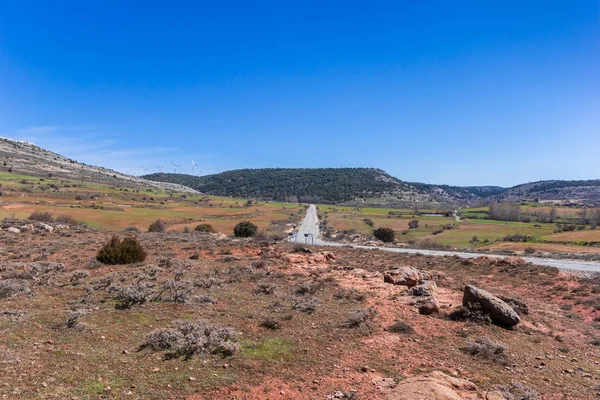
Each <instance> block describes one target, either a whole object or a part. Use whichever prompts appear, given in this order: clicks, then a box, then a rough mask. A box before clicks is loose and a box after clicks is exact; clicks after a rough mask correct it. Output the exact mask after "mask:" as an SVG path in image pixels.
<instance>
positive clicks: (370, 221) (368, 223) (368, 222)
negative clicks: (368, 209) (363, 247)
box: [363, 218, 375, 228]
mask: <svg viewBox="0 0 600 400" xmlns="http://www.w3.org/2000/svg"><path fill="white" fill-rule="evenodd" d="M363 222H364V223H365V224H367V225H369V226H370V227H371V228H372V227H373V225H375V223H374V222H373V220H372V219H370V218H365V219H363Z"/></svg>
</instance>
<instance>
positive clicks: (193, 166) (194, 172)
mask: <svg viewBox="0 0 600 400" xmlns="http://www.w3.org/2000/svg"><path fill="white" fill-rule="evenodd" d="M191 160H192V175H196V163H195V162H194V159H191Z"/></svg>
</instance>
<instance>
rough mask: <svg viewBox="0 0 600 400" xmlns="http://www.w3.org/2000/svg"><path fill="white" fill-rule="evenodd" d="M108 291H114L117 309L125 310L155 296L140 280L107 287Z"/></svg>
mask: <svg viewBox="0 0 600 400" xmlns="http://www.w3.org/2000/svg"><path fill="white" fill-rule="evenodd" d="M109 292H111V293H114V300H115V308H116V309H117V310H126V309H128V308H131V307H133V306H135V305H138V304H144V303H146V302H147V301H149V300H150V299H151V298H152V297H155V296H156V294H155V292H154V290H153V289H152V288H151V287H150V286H149V285H148V284H146V283H141V282H140V283H138V284H135V285H125V286H114V287H111V288H109Z"/></svg>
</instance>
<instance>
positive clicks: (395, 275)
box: [383, 267, 429, 287]
mask: <svg viewBox="0 0 600 400" xmlns="http://www.w3.org/2000/svg"><path fill="white" fill-rule="evenodd" d="M428 278H429V274H428V273H427V272H425V271H421V270H418V269H416V268H413V267H395V268H393V269H390V270H388V271H385V272H384V273H383V281H384V282H387V283H391V284H393V285H403V286H408V287H413V286H416V285H419V284H421V283H422V282H423V280H425V279H428Z"/></svg>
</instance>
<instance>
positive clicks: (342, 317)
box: [0, 228, 600, 399]
mask: <svg viewBox="0 0 600 400" xmlns="http://www.w3.org/2000/svg"><path fill="white" fill-rule="evenodd" d="M110 235H111V233H110V232H100V231H92V230H88V229H84V228H76V229H75V228H73V229H69V230H64V231H62V232H53V233H48V232H41V231H39V230H36V231H26V232H22V233H20V234H14V233H10V232H6V231H0V240H1V245H0V247H1V253H0V277H1V279H2V281H1V282H5V284H6V282H7V281H11V282H12V283H15V282H17V281H18V282H20V283H22V284H23V285H24V286H25V287H26V290H23V291H20V292H19V291H17V292H16V293H13V294H9V295H6V293H4V295H0V337H1V338H2V340H0V365H1V369H2V374H0V396H2V398H10V399H13V398H14V399H17V398H18V399H21V398H48V399H53V398H56V399H59V398H60V399H62V398H78V399H84V398H140V399H142V398H143V399H154V398H155V399H168V398H172V399H182V398H188V399H326V398H357V399H404V398H406V397H402V392H404V393H409V389H408V388H409V386H410V385H412V386H411V387H417V388H419V385H423V387H425V386H426V385H427V382H428V381H427V379H430V378H426V377H425V376H426V375H427V374H428V373H431V372H433V371H441V372H444V373H445V374H447V375H450V376H454V377H458V378H462V379H466V380H468V381H469V382H471V383H472V384H474V386H473V387H468V385H467V386H464V385H465V384H464V383H463V386H461V387H460V388H459V389H456V388H455V389H456V390H455V392H456V394H457V395H459V396H461V397H459V398H465V399H486V398H488V399H492V398H494V399H498V398H503V397H494V396H498V395H500V393H505V394H506V393H507V390H509V388H510V387H513V386H514V387H516V386H519V387H525V388H526V389H527V388H529V389H531V391H532V392H533V391H535V392H537V393H538V397H537V398H540V399H590V398H595V396H597V395H598V392H600V386H599V385H600V365H599V362H600V347H599V346H598V344H599V342H598V338H599V337H600V323H599V322H600V279H598V278H595V279H593V278H582V277H579V276H577V275H567V274H563V273H560V272H558V271H557V270H555V269H552V268H545V267H539V266H534V265H530V264H526V263H525V264H523V263H521V262H520V260H519V259H517V258H515V259H513V260H509V261H508V262H502V261H495V260H491V259H486V258H480V259H477V260H474V261H466V260H462V259H460V258H458V257H428V256H422V255H407V254H395V253H386V252H381V251H377V250H353V249H348V248H340V249H336V250H335V251H334V252H329V251H327V249H318V248H311V250H312V251H313V253H304V252H299V251H301V249H295V248H294V247H293V246H291V245H287V244H273V243H268V242H261V241H254V240H252V239H250V240H234V239H228V238H219V237H216V236H212V235H202V234H198V233H190V234H182V233H166V234H158V233H143V234H136V237H137V238H138V239H139V240H140V242H141V243H142V245H143V246H144V248H145V249H146V250H147V251H148V258H147V259H146V261H145V262H144V263H141V264H136V265H122V266H103V265H98V264H97V263H96V262H94V261H93V260H94V257H95V254H96V252H97V251H98V249H99V248H100V247H101V246H102V244H104V243H105V242H106V241H107V240H108V239H109V238H110ZM190 256H193V257H192V258H194V259H190ZM36 261H38V263H37V264H36V263H35V262H36ZM49 262H56V263H61V264H62V265H63V266H64V267H56V264H48V263H49ZM44 266H45V267H44ZM52 266H54V267H52ZM394 266H411V267H414V268H417V269H422V270H424V271H426V272H428V273H429V274H430V275H431V277H432V280H433V281H435V283H436V284H437V287H438V302H439V304H440V307H441V308H440V311H439V312H438V313H435V314H432V315H428V316H425V315H421V314H419V312H418V310H417V307H416V302H417V301H418V300H419V298H417V297H415V296H412V295H410V294H409V291H408V288H407V287H406V286H399V285H392V284H389V283H385V282H384V280H383V274H382V272H383V271H385V270H387V269H390V268H391V267H394ZM51 267H52V268H51ZM40 268H41V269H44V268H46V269H49V270H48V271H41V270H40ZM76 271H80V272H76ZM81 271H84V272H81ZM107 277H109V278H107ZM174 281H177V282H183V283H182V284H184V285H188V286H186V287H187V288H188V289H189V293H187V294H186V296H187V297H186V299H185V301H184V302H181V303H179V302H176V301H174V300H173V298H170V297H169V296H166V295H164V294H163V297H160V298H153V300H154V301H150V300H148V301H146V302H143V303H140V304H134V305H132V306H131V307H129V308H126V309H118V308H116V307H115V306H116V305H118V304H120V303H119V301H118V299H117V298H116V296H115V293H116V291H117V290H118V289H119V287H123V286H127V285H135V284H136V283H137V282H144V284H148V288H149V289H148V290H150V291H152V290H154V291H157V292H158V291H160V290H162V288H164V284H165V282H174ZM467 284H472V285H475V286H477V287H479V288H482V289H485V290H487V291H489V292H491V293H493V294H495V295H498V296H508V297H512V298H517V299H520V300H522V301H524V302H526V303H527V304H528V307H529V313H528V314H522V315H521V323H520V324H519V325H517V326H516V327H515V328H514V329H512V330H507V329H504V328H502V327H500V326H496V325H493V324H489V323H485V322H477V321H475V322H473V321H468V320H467V321H454V320H451V319H450V318H449V317H448V315H449V314H450V313H451V312H452V311H453V310H454V309H455V308H456V307H457V306H458V305H460V304H461V301H462V289H463V287H464V286H465V285H467ZM271 289H272V290H271ZM1 293H3V292H2V291H1V290H0V294H1ZM207 298H210V299H212V300H214V301H216V303H213V302H211V301H207ZM370 308H372V309H374V310H375V312H372V311H369V309H370ZM357 310H358V312H359V314H356V313H357ZM69 311H76V312H80V314H81V315H80V316H79V317H77V318H76V320H75V323H74V325H73V324H71V325H73V326H70V324H69V323H68V321H69V315H71V314H69ZM361 313H362V314H361ZM356 315H361V316H362V317H364V318H363V319H359V320H357V321H356ZM353 318H354V319H353ZM198 319H202V320H205V321H208V322H210V323H212V324H217V325H219V326H223V327H231V328H233V329H234V330H235V331H236V332H237V333H238V336H237V339H236V340H237V341H236V343H237V346H238V350H237V351H236V352H235V353H234V354H233V356H231V357H224V358H222V357H220V356H218V355H215V354H208V353H200V354H194V355H193V356H192V357H191V358H189V359H187V360H186V359H185V358H184V357H174V358H170V359H165V354H166V353H167V352H165V351H153V350H150V349H148V348H145V349H141V348H140V346H142V345H143V344H144V343H145V342H146V340H147V337H148V334H149V333H150V332H152V331H154V330H156V329H163V328H167V327H169V326H170V325H171V323H172V322H173V321H175V320H185V321H190V322H193V321H196V320H198ZM265 321H270V322H271V323H270V324H268V323H267V324H265ZM349 321H354V322H356V323H355V324H353V323H350V322H349ZM395 321H403V322H405V323H406V324H408V325H409V326H410V327H412V330H410V329H408V330H407V333H403V332H398V333H395V332H391V331H388V330H387V328H388V327H389V326H390V325H392V324H393V323H394V322H395ZM71 322H73V321H71ZM265 326H268V327H270V328H274V329H269V328H268V327H265ZM481 337H487V338H489V339H491V340H492V341H494V342H501V343H503V344H505V345H506V348H507V350H506V351H505V352H504V354H502V357H504V358H503V359H502V360H500V361H499V360H497V359H496V360H495V359H494V357H480V356H477V355H471V354H469V353H468V352H466V351H465V350H463V349H465V348H467V347H468V346H469V343H470V341H475V340H476V339H478V338H481ZM435 374H436V373H434V375H435ZM427 376H429V375H427ZM435 376H437V375H435ZM380 378H391V379H380ZM412 378H414V379H412ZM411 379H412V380H411ZM392 380H393V381H392ZM467 383H468V382H467ZM396 384H397V385H399V386H398V388H396V389H394V386H395V385H396ZM402 385H405V386H402ZM529 389H527V390H529ZM517 392H518V390H517ZM523 393H525V392H523ZM336 396H337V397H336ZM515 396H521V397H512V398H515V399H521V398H522V399H525V398H533V397H525V395H515ZM432 398H433V397H432ZM506 398H510V397H508V395H507V397H506Z"/></svg>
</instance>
